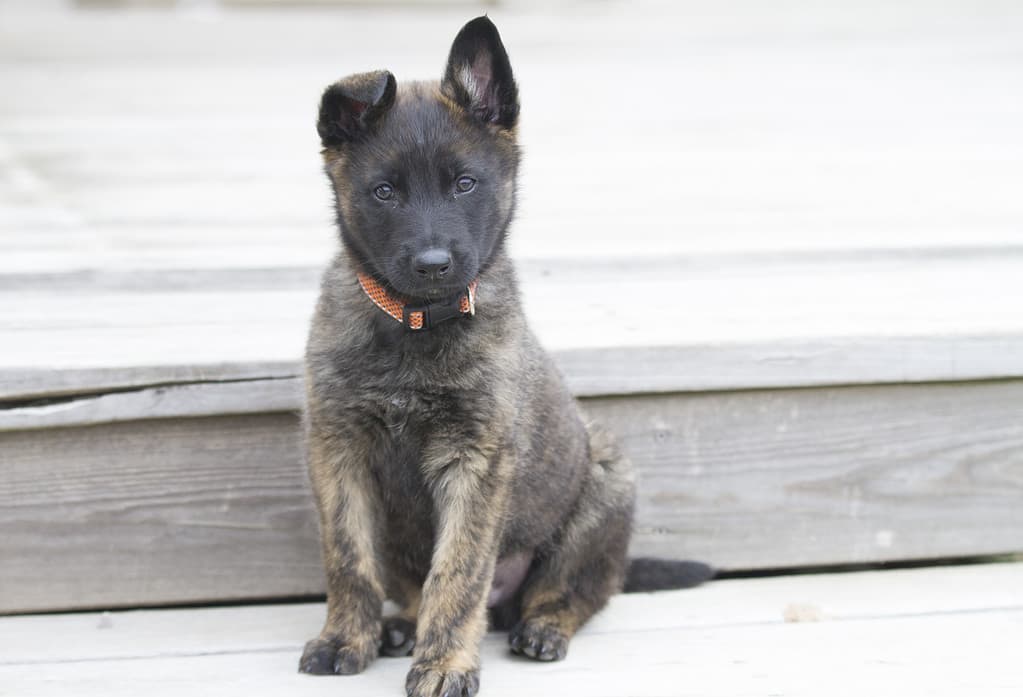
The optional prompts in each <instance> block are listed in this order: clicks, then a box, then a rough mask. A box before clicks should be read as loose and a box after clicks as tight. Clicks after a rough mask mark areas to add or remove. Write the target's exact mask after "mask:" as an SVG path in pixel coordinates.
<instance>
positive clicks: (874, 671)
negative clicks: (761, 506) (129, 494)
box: [0, 564, 1023, 697]
mask: <svg viewBox="0 0 1023 697" xmlns="http://www.w3.org/2000/svg"><path fill="white" fill-rule="evenodd" d="M1018 567H1019V565H1018V564H1015V565H1005V566H1003V565H993V566H992V565H985V566H980V567H968V568H943V569H941V568H939V569H921V570H914V571H899V572H888V571H885V572H871V573H860V574H845V575H840V576H802V577H788V578H776V579H759V580H746V581H726V582H715V583H711V584H708V585H706V586H704V587H701V588H697V589H694V590H690V591H681V592H674V593H658V594H651V595H646V596H619V597H617V598H615V599H614V600H612V603H611V605H610V606H609V607H608V608H607V609H606V610H605V611H604V612H603V613H601V614H600V615H598V617H597V618H595V619H594V621H593V622H592V623H591V624H590V625H588V626H587V627H585V628H584V629H583V631H582V632H581V633H580V634H579V635H578V636H577V637H576V638H575V640H574V641H573V643H572V648H571V651H570V653H569V657H568V659H567V660H566V661H565V662H563V663H558V664H548V665H541V664H536V663H532V662H528V661H524V660H516V659H513V658H512V657H510V656H509V655H508V654H507V649H506V645H505V641H504V638H503V636H501V635H499V634H493V635H489V636H488V637H487V639H486V641H485V642H484V651H483V681H482V692H481V694H482V695H521V694H566V695H572V694H578V695H583V694H585V695H597V696H603V695H606V696H607V697H611V696H618V695H623V694H629V695H650V696H676V695H677V696H679V697H681V696H683V695H735V694H777V695H785V696H789V695H793V696H796V695H808V696H809V695H819V694H820V691H821V689H822V685H826V689H827V692H828V694H833V695H840V696H844V695H859V694H863V693H864V692H871V693H875V694H928V695H937V696H939V697H944V696H945V695H948V696H950V697H951V696H953V695H961V694H964V693H965V692H971V693H976V694H985V695H996V696H1000V695H1015V694H1017V693H1018V691H1019V689H1020V688H1021V687H1023V679H1021V676H1020V673H1019V671H1018V670H1017V669H1016V663H1017V662H1016V655H1015V654H1016V651H1015V648H1016V645H1017V644H1018V642H1019V641H1020V640H1021V639H1023V597H1021V592H1020V588H1021V587H1023V586H1021V583H1020V582H1021V580H1023V579H1021V578H1020V569H1019V568H1018ZM793 602H803V603H812V604H815V605H816V606H818V607H820V608H821V611H822V612H821V617H822V621H819V622H813V623H799V624H791V623H786V622H784V621H783V619H782V617H783V613H784V610H785V607H786V605H788V604H791V603H793ZM321 613H322V605H320V604H313V605H289V606H263V607H248V608H244V607H243V608H218V609H201V610H165V611H148V612H129V613H111V614H109V615H106V616H103V615H99V614H94V613H88V614H76V615H65V616H49V617H15V618H6V619H0V637H2V639H0V641H2V642H3V644H0V648H2V649H3V658H2V659H0V684H3V685H4V687H5V689H7V690H10V691H11V693H12V694H18V695H27V696H35V695H40V696H41V695H59V694H67V693H68V692H69V691H73V692H74V694H76V695H79V694H80V695H94V694H95V695H99V694H103V695H122V694H123V695H129V694H138V691H139V690H143V691H145V692H146V693H152V694H154V695H179V694H182V693H185V692H187V693H189V694H226V695H247V696H249V697H251V696H252V695H257V696H258V695H264V694H265V695H270V694H284V693H287V694H294V695H305V694H309V695H318V694H336V693H337V690H342V689H343V690H344V692H345V694H348V695H353V696H354V697H364V696H370V695H374V696H375V695H391V694H399V693H400V690H401V687H402V685H403V681H404V674H405V671H407V669H408V665H409V660H408V659H381V660H379V661H377V662H376V663H374V664H373V665H372V666H371V667H370V668H369V670H368V671H367V672H365V673H364V674H362V675H361V676H358V677H348V678H311V677H308V676H301V675H297V674H296V673H295V665H296V664H297V659H298V655H299V653H300V651H301V646H302V643H303V642H304V640H305V639H306V638H308V636H310V635H312V634H314V633H315V632H317V631H318V629H319V624H320V620H321V617H320V615H321ZM964 637H969V638H970V640H969V642H968V643H967V644H964V643H963V638H964ZM126 659H130V660H126ZM133 690H134V692H132V691H133Z"/></svg>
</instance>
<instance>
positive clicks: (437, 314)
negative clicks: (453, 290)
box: [401, 293, 463, 331]
mask: <svg viewBox="0 0 1023 697" xmlns="http://www.w3.org/2000/svg"><path fill="white" fill-rule="evenodd" d="M462 297H463V295H462V293H459V294H458V295H456V296H454V297H453V298H449V299H447V300H438V301H437V302H431V303H427V304H425V305H406V306H405V309H404V310H403V311H402V315H401V323H402V324H404V325H405V327H406V328H407V329H412V324H411V317H412V313H413V312H421V313H423V326H422V327H420V328H419V329H430V328H431V327H434V326H436V325H438V324H440V323H441V322H443V321H445V320H449V319H454V318H455V317H461V316H462V314H463V313H462ZM417 331H418V330H417Z"/></svg>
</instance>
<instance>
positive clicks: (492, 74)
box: [441, 17, 519, 128]
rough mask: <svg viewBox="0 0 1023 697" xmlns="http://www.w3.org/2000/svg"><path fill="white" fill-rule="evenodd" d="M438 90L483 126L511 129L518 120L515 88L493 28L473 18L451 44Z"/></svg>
mask: <svg viewBox="0 0 1023 697" xmlns="http://www.w3.org/2000/svg"><path fill="white" fill-rule="evenodd" d="M441 89H442V90H443V91H444V94H446V95H447V96H448V97H450V98H451V99H453V100H454V101H455V102H457V103H458V104H460V105H461V106H462V107H464V108H465V109H466V110H468V111H469V113H471V114H472V115H473V116H475V117H476V118H478V119H480V120H481V121H483V122H485V123H495V124H497V125H499V126H503V127H504V128H511V127H512V126H514V125H515V122H516V120H518V117H519V89H518V87H516V86H515V78H514V77H513V76H512V69H511V63H509V62H508V53H507V52H506V51H505V50H504V44H502V43H501V35H500V34H498V33H497V27H495V26H494V23H493V22H491V21H490V19H488V18H487V17H477V18H476V19H474V20H472V21H471V22H469V23H468V24H466V25H465V26H464V27H462V31H460V32H458V36H456V37H455V42H454V43H453V44H452V45H451V55H450V56H448V66H447V69H446V70H445V71H444V79H443V80H442V81H441Z"/></svg>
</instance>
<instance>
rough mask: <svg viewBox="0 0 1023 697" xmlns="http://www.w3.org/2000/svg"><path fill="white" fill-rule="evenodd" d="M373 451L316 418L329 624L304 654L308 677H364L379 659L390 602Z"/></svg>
mask: <svg viewBox="0 0 1023 697" xmlns="http://www.w3.org/2000/svg"><path fill="white" fill-rule="evenodd" d="M366 448H367V446H366V445H365V443H364V442H363V439H360V438H358V437H357V436H356V435H352V434H349V437H348V438H344V439H342V438H339V437H337V436H334V435H332V434H331V433H330V432H329V431H326V430H325V429H320V428H319V427H318V426H317V424H316V423H315V419H314V423H313V425H312V428H311V429H310V433H309V475H310V479H311V481H312V485H313V493H314V494H315V495H316V505H317V509H318V510H319V514H320V538H321V542H322V544H323V563H324V567H325V569H326V572H327V620H326V622H325V623H324V625H323V631H321V632H320V635H319V636H318V637H317V638H315V639H313V640H311V641H310V642H308V643H307V644H306V646H305V650H304V651H303V652H302V658H301V661H300V662H299V670H301V671H302V672H303V673H316V674H324V673H328V674H329V673H337V674H342V675H348V674H352V673H359V672H362V670H364V669H365V668H366V666H367V665H369V663H370V661H372V660H373V659H374V658H375V657H376V655H377V648H378V647H379V641H380V627H381V620H380V616H381V610H382V605H383V600H384V590H383V584H382V583H381V578H380V569H379V568H378V562H377V558H376V542H377V541H376V537H377V530H378V528H379V521H378V517H379V513H380V509H381V505H380V501H379V495H378V491H377V489H376V483H375V482H374V481H373V477H372V476H371V474H370V472H369V469H368V467H367V464H366V457H365V453H366Z"/></svg>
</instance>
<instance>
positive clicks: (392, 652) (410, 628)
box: [380, 617, 416, 658]
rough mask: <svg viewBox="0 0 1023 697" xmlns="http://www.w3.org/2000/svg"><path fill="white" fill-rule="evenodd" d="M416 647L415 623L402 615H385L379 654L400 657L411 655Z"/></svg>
mask: <svg viewBox="0 0 1023 697" xmlns="http://www.w3.org/2000/svg"><path fill="white" fill-rule="evenodd" d="M415 647H416V625H415V623H414V622H410V621H408V620H407V619H405V618H404V617H385V618H384V631H383V633H382V634H381V636H380V655H381V656H392V657H395V658H400V657H402V656H411V655H412V649H414V648H415Z"/></svg>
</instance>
